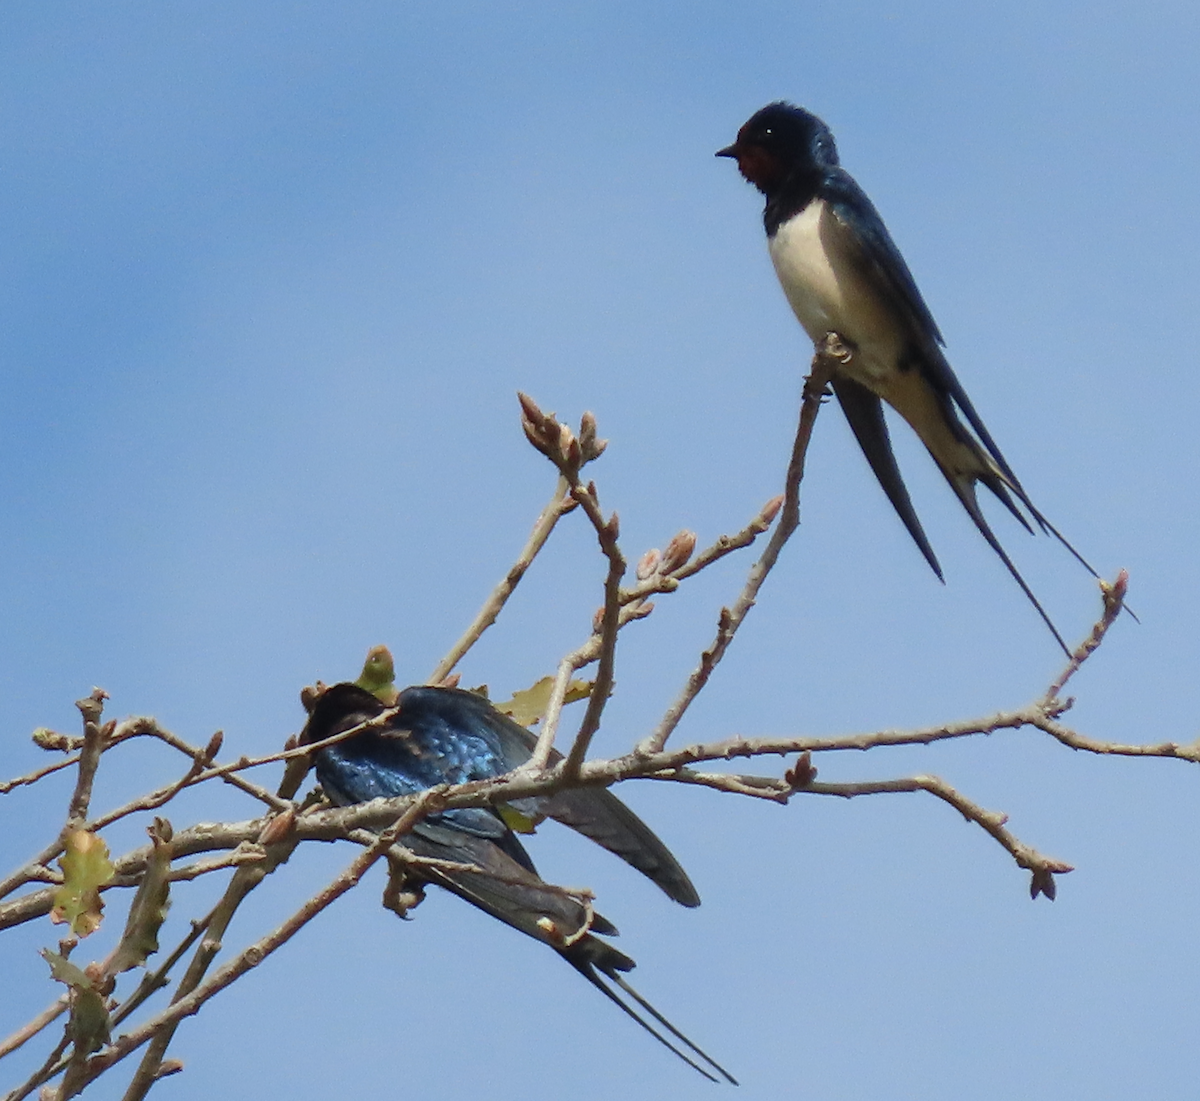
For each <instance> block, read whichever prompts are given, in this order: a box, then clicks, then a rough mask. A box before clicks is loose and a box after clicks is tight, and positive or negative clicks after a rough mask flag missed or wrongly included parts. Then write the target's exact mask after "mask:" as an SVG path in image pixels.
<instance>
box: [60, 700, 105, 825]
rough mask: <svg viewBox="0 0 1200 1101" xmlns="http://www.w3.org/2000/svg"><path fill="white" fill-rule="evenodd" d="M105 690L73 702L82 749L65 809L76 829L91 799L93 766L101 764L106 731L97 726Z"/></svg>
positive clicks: (94, 770) (94, 772) (94, 773)
mask: <svg viewBox="0 0 1200 1101" xmlns="http://www.w3.org/2000/svg"><path fill="white" fill-rule="evenodd" d="M106 699H108V693H107V692H105V691H104V689H103V688H93V689H92V692H91V695H89V696H85V697H84V698H83V699H81V700H76V701H75V706H76V707H78V708H79V713H80V714H81V715H82V716H83V750H82V751H81V752H80V754H79V775H78V776H77V777H76V780H75V791H74V792H73V793H72V794H71V805H70V808H69V809H68V811H67V827H68V828H76V827H77V826H78V824H79V823H81V822H82V821H83V820H84V819H85V818H86V817H87V813H88V804H89V803H90V802H91V799H92V783H93V781H94V780H95V778H96V769H97V768H98V767H99V766H100V754H101V753H102V752H103V751H104V739H105V735H106V734H107V731H105V730H104V729H103V728H102V727H101V726H100V716H101V715H102V714H103V713H104V701H105V700H106Z"/></svg>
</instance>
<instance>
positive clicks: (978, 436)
mask: <svg viewBox="0 0 1200 1101" xmlns="http://www.w3.org/2000/svg"><path fill="white" fill-rule="evenodd" d="M717 156H718V157H732V158H734V159H735V160H736V161H737V165H738V170H739V171H740V172H741V174H742V175H743V176H744V177H745V178H746V179H747V180H748V181H749V182H750V183H752V184H754V186H755V187H757V188H758V190H759V191H761V192H762V193H763V195H764V196H765V197H766V209H765V210H764V212H763V222H764V225H765V226H766V230H767V247H768V249H769V251H770V254H771V260H772V262H773V263H774V265H775V272H776V274H777V275H778V276H779V282H780V283H781V284H782V285H783V291H784V294H785V295H786V296H787V300H788V302H789V303H790V304H791V307H792V310H793V311H794V312H795V314H796V317H797V318H798V319H799V321H800V324H801V325H802V326H803V327H804V330H805V332H807V333H808V335H809V337H810V338H811V339H812V341H813V343H814V344H815V345H820V344H821V343H822V342H823V341H824V339H825V337H826V335H827V334H829V333H836V334H837V335H838V336H839V337H840V338H841V340H842V342H843V343H844V344H845V345H846V347H847V348H848V349H849V351H850V357H849V359H848V361H847V362H846V363H845V364H844V365H843V366H842V367H840V368H839V369H838V373H837V374H836V375H835V377H834V379H833V391H834V393H835V394H836V395H837V399H838V403H839V404H840V405H841V407H842V411H843V412H844V413H845V414H846V419H847V420H848V421H849V422H850V428H851V429H852V430H853V432H854V435H855V438H856V439H857V440H858V444H859V446H860V447H861V448H862V451H863V454H864V455H865V456H866V458H867V462H868V463H869V464H870V466H871V469H872V470H873V471H874V473H875V477H876V478H877V479H878V480H879V484H880V485H881V486H882V487H883V491H884V493H886V494H887V497H888V500H889V501H891V503H892V506H893V507H894V508H895V510H896V512H897V513H898V514H899V515H900V519H901V520H902V521H903V522H904V526H905V527H906V528H907V529H908V533H909V535H911V536H912V538H913V540H914V542H915V543H916V544H917V546H918V547H919V548H920V550H921V553H922V554H923V555H924V556H925V560H926V561H927V562H928V563H929V565H930V566H931V567H932V568H933V572H934V573H935V574H937V576H938V579H939V580H943V577H942V568H941V565H940V564H939V563H938V560H937V556H936V555H935V554H934V553H933V548H932V547H931V546H930V545H929V540H928V539H927V538H926V536H925V531H924V529H923V528H922V527H921V521H920V520H919V519H918V518H917V514H916V511H915V510H914V509H913V505H912V501H911V500H910V498H909V496H908V490H907V488H906V487H905V485H904V481H903V479H902V478H901V476H900V468H899V467H898V466H897V465H896V458H895V456H894V454H893V453H892V444H891V439H890V437H889V436H888V428H887V422H886V421H885V420H884V416H883V406H882V404H881V403H882V402H887V403H888V405H890V406H891V407H892V408H893V409H895V410H896V412H897V413H899V414H900V416H902V417H903V418H904V419H905V420H906V421H907V422H908V423H909V425H910V426H911V427H912V429H913V430H914V431H915V432H916V433H917V435H918V436H919V437H920V439H921V442H922V443H923V444H924V445H925V447H926V448H927V449H928V451H929V453H930V455H932V456H933V460H934V462H935V463H937V465H938V469H939V470H941V472H942V474H943V475H945V478H946V480H947V481H948V482H949V483H950V487H951V488H952V489H953V490H954V492H955V494H956V495H957V496H958V499H959V501H960V502H962V506H963V508H965V509H966V510H967V514H968V515H969V516H970V517H971V519H972V520H973V521H974V523H975V526H976V527H977V528H978V529H979V532H980V534H981V535H982V536H983V537H984V539H986V540H987V542H988V545H989V546H990V547H991V548H992V549H993V550H994V551H995V552H996V553H997V554H998V555H999V556H1000V560H1001V561H1002V562H1003V563H1004V565H1005V566H1006V567H1007V568H1008V571H1009V573H1011V574H1012V576H1013V577H1014V578H1015V579H1016V582H1017V584H1018V585H1020V586H1021V589H1022V591H1023V592H1024V593H1025V595H1026V596H1027V597H1028V598H1029V600H1030V602H1031V603H1032V604H1033V606H1034V608H1036V609H1037V611H1038V614H1039V615H1040V616H1041V617H1042V619H1043V620H1044V621H1045V623H1046V626H1047V627H1049V628H1050V630H1051V632H1052V633H1053V635H1054V637H1055V639H1057V641H1058V644H1059V645H1060V646H1061V647H1062V648H1063V650H1064V651H1065V652H1066V653H1067V654H1068V656H1069V655H1070V650H1069V649H1068V647H1067V644H1066V643H1065V642H1064V641H1063V638H1062V635H1061V634H1059V632H1058V629H1057V628H1056V627H1055V626H1054V624H1053V623H1052V622H1051V620H1050V617H1049V616H1048V615H1047V614H1046V611H1045V609H1044V608H1043V607H1042V605H1041V604H1040V603H1039V602H1038V599H1037V597H1035V596H1034V595H1033V591H1032V590H1031V589H1030V588H1029V586H1028V585H1027V584H1026V583H1025V579H1024V578H1023V577H1022V576H1021V574H1020V573H1019V572H1018V570H1017V568H1016V566H1015V565H1014V564H1013V561H1012V559H1011V558H1009V556H1008V555H1007V554H1006V553H1005V551H1004V548H1003V547H1001V546H1000V543H999V541H998V540H997V539H996V536H995V535H994V534H993V532H992V529H991V528H990V527H989V526H988V523H987V521H986V520H985V519H984V516H983V513H982V512H981V511H980V509H979V501H978V498H977V496H976V484H977V483H980V482H982V483H983V485H985V486H987V488H988V489H989V490H991V491H992V493H993V494H995V496H996V497H998V498H999V499H1000V501H1001V502H1002V503H1003V504H1004V506H1005V507H1006V508H1007V509H1008V510H1009V511H1010V512H1011V513H1012V514H1013V515H1014V516H1015V517H1016V518H1017V519H1018V520H1019V521H1020V523H1021V524H1022V525H1023V526H1024V527H1025V528H1026V530H1028V531H1030V532H1032V531H1033V528H1032V527H1031V525H1030V522H1029V520H1027V519H1026V517H1025V515H1024V514H1023V513H1022V512H1021V510H1020V508H1018V506H1017V503H1016V502H1017V501H1019V502H1020V504H1021V505H1022V506H1024V508H1025V510H1026V512H1028V514H1029V516H1030V517H1031V518H1032V520H1033V521H1034V523H1036V524H1037V525H1038V527H1039V528H1041V530H1042V531H1044V532H1047V533H1049V534H1052V535H1054V536H1055V537H1056V538H1057V539H1058V540H1059V542H1061V543H1062V544H1063V546H1064V547H1066V548H1067V550H1068V551H1070V552H1071V554H1072V555H1074V556H1075V558H1076V559H1078V560H1079V561H1080V562H1081V563H1082V564H1083V565H1084V566H1085V567H1086V568H1087V569H1088V570H1089V571H1090V572H1091V574H1092V576H1093V577H1097V576H1098V575H1097V573H1096V571H1095V570H1094V569H1092V567H1091V565H1090V564H1089V563H1088V562H1087V561H1086V560H1085V559H1084V558H1083V557H1082V556H1081V555H1080V553H1079V552H1078V551H1077V550H1076V549H1075V548H1074V547H1073V546H1071V544H1070V543H1068V542H1067V540H1066V539H1065V538H1063V536H1062V535H1061V534H1060V533H1059V532H1058V531H1057V530H1056V529H1055V528H1054V527H1053V525H1051V524H1050V523H1049V522H1048V521H1047V520H1046V518H1045V517H1044V516H1043V515H1042V514H1041V513H1040V512H1039V511H1038V510H1037V509H1036V508H1035V507H1034V505H1033V502H1032V501H1030V499H1029V495H1028V494H1027V493H1026V492H1025V490H1024V488H1023V487H1022V486H1021V483H1020V482H1019V481H1018V480H1017V476H1016V475H1015V474H1014V473H1013V471H1012V468H1011V467H1010V466H1009V465H1008V463H1007V461H1006V460H1005V458H1004V456H1003V455H1002V454H1001V452H1000V449H999V447H997V446H996V442H995V440H993V439H992V436H991V433H990V432H988V430H987V428H986V427H984V424H983V421H982V419H981V418H980V416H979V414H978V413H977V412H976V411H975V406H974V405H973V404H972V403H971V399H970V398H968V397H967V394H966V391H965V390H964V389H963V387H962V384H961V383H960V382H959V381H958V378H957V376H956V375H955V374H954V371H953V370H952V369H951V367H950V364H949V362H948V361H947V359H946V356H945V354H944V353H943V351H942V347H943V346H944V344H945V341H944V340H943V339H942V334H941V333H940V332H939V331H938V327H937V324H936V323H935V322H934V320H933V315H932V314H931V313H930V312H929V307H928V306H926V305H925V300H924V299H923V298H922V297H921V292H920V291H919V290H917V285H916V282H915V281H914V280H913V277H912V273H911V272H910V271H909V270H908V265H907V264H906V263H905V262H904V257H902V256H901V255H900V251H899V249H897V248H896V245H895V243H894V242H893V241H892V238H891V235H890V234H889V233H888V231H887V227H886V226H885V225H884V224H883V219H882V218H880V216H879V213H878V211H876V209H875V207H874V206H873V205H872V203H871V200H870V199H869V198H867V195H866V193H865V192H864V191H863V190H862V188H861V187H859V186H858V184H857V183H856V182H855V180H854V178H853V177H852V176H851V175H850V174H849V173H848V172H847V171H846V170H845V169H844V168H842V167H841V164H840V163H839V161H838V153H837V146H836V145H835V144H834V140H833V134H832V132H831V131H830V129H829V127H828V126H826V125H825V123H824V122H822V121H821V120H820V119H819V118H817V116H816V115H814V114H812V113H810V112H809V111H806V110H804V109H803V108H801V107H796V106H793V105H792V104H790V103H772V104H769V105H768V106H766V107H764V108H763V109H762V110H761V111H758V112H757V113H756V114H754V115H753V116H751V118H750V119H749V120H748V121H747V122H746V124H745V125H744V126H743V127H742V128H741V129H740V130H739V131H738V135H737V140H736V141H735V142H734V143H733V144H732V145H730V146H728V147H727V148H725V149H722V150H720V151H718V153H717ZM960 413H961V414H962V416H963V417H965V418H966V420H967V424H964V423H963V421H962V420H961V419H960V417H959V414H960ZM968 425H969V426H970V427H968ZM1014 498H1015V499H1016V500H1014Z"/></svg>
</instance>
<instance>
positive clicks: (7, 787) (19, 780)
mask: <svg viewBox="0 0 1200 1101" xmlns="http://www.w3.org/2000/svg"><path fill="white" fill-rule="evenodd" d="M78 760H79V754H75V755H74V756H73V757H67V758H66V759H65V760H62V761H56V762H55V763H54V764H52V765H46V766H45V768H39V769H35V770H34V771H33V772H27V773H26V774H25V775H24V776H17V777H15V778H14V779H12V780H0V795H7V794H8V793H9V792H10V791H12V790H13V788H19V787H21V786H23V785H25V784H36V783H37V782H38V781H39V780H41V779H42V778H43V777H45V776H49V775H51V773H55V772H61V771H62V770H63V769H64V768H70V767H71V766H72V765H73V764H75V763H77V762H78Z"/></svg>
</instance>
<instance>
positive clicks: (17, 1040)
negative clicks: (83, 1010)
mask: <svg viewBox="0 0 1200 1101" xmlns="http://www.w3.org/2000/svg"><path fill="white" fill-rule="evenodd" d="M69 1002H70V996H69V995H67V994H64V995H62V997H60V998H59V999H58V1000H57V1001H54V1002H51V1003H50V1004H49V1005H48V1006H47V1007H46V1008H45V1009H43V1010H42V1012H41V1013H39V1014H38V1015H37V1016H36V1017H34V1018H33V1019H32V1020H30V1021H28V1022H27V1023H26V1024H24V1025H22V1026H21V1027H20V1028H18V1029H17V1031H16V1032H14V1033H13V1034H12V1035H11V1036H9V1037H8V1038H7V1039H6V1040H3V1041H0V1059H3V1058H4V1056H6V1055H10V1054H12V1052H14V1051H16V1050H17V1048H19V1047H20V1046H21V1045H22V1044H23V1043H25V1042H26V1041H27V1040H32V1039H33V1037H34V1036H36V1035H37V1034H38V1033H39V1032H41V1031H42V1029H43V1028H45V1027H46V1026H47V1025H48V1024H50V1023H52V1022H53V1021H56V1020H57V1019H58V1018H59V1017H61V1016H62V1015H63V1014H64V1013H65V1012H66V1011H67V1006H68V1004H69Z"/></svg>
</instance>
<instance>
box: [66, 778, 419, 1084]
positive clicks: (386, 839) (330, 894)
mask: <svg viewBox="0 0 1200 1101" xmlns="http://www.w3.org/2000/svg"><path fill="white" fill-rule="evenodd" d="M441 794H442V792H441V789H439V788H431V789H430V790H428V791H425V792H422V793H421V794H420V795H419V796H417V797H416V799H415V800H414V802H413V803H412V805H411V806H410V807H409V808H408V809H407V810H406V811H405V812H404V814H402V815H401V816H400V818H399V819H397V820H396V821H395V823H394V824H393V825H392V826H390V827H389V828H388V829H386V830H384V831H383V833H381V834H380V835H379V837H378V838H377V839H376V841H375V844H374V845H372V846H371V847H370V848H369V849H367V850H366V851H365V852H363V853H361V854H360V855H359V856H358V857H356V858H355V860H354V861H352V862H351V864H350V865H349V866H348V867H347V868H346V869H345V871H343V872H342V873H341V874H340V875H339V876H337V878H336V879H334V880H333V881H332V882H331V883H330V884H328V885H327V886H326V887H325V888H323V889H322V890H321V891H319V892H318V893H317V894H316V895H314V896H313V897H312V898H310V899H309V900H308V901H307V902H305V903H304V905H303V906H301V907H300V908H299V909H298V910H297V911H296V912H295V913H293V914H292V915H291V917H289V918H288V919H287V920H286V921H284V922H283V923H282V924H281V925H280V926H278V927H277V928H276V929H275V930H273V931H272V932H271V933H269V934H267V936H265V937H262V938H261V939H260V940H258V941H256V942H255V943H254V944H252V945H250V946H249V947H247V948H245V949H244V950H243V951H242V952H240V953H239V954H238V955H237V956H236V957H235V958H234V959H232V960H231V961H230V962H229V963H227V964H225V966H224V967H221V968H219V969H218V970H217V971H216V972H214V973H213V975H212V976H211V977H210V978H209V979H208V980H207V982H204V983H202V984H201V985H199V986H197V987H196V988H195V989H194V990H192V991H191V992H190V993H188V994H185V995H184V996H182V997H180V998H179V999H178V1000H176V1001H174V1002H172V1004H171V1005H170V1006H169V1007H168V1008H167V1009H165V1010H163V1011H162V1012H161V1013H159V1014H157V1015H156V1016H154V1017H152V1018H151V1019H150V1020H148V1021H146V1022H145V1023H144V1024H142V1025H141V1026H139V1027H138V1028H136V1029H134V1030H133V1031H132V1032H129V1033H127V1034H125V1035H123V1036H120V1037H118V1038H117V1040H116V1041H114V1042H113V1044H112V1045H110V1047H109V1048H108V1049H106V1050H105V1051H102V1052H101V1053H99V1054H98V1055H96V1056H94V1057H93V1058H92V1060H91V1062H90V1064H89V1066H88V1079H87V1080H88V1081H90V1080H92V1079H94V1078H95V1077H97V1076H98V1075H99V1074H102V1073H103V1072H104V1071H106V1070H107V1069H108V1068H109V1067H111V1066H113V1065H114V1064H116V1063H117V1062H119V1061H120V1060H122V1059H124V1058H125V1057H126V1056H127V1055H129V1054H130V1053H131V1052H133V1051H136V1050H137V1049H138V1048H139V1047H141V1046H142V1045H143V1044H145V1043H146V1042H147V1041H149V1040H151V1039H152V1038H156V1037H158V1036H160V1035H163V1034H165V1033H167V1032H171V1033H173V1032H174V1029H175V1028H176V1027H177V1026H178V1024H179V1023H180V1022H181V1021H182V1020H183V1018H184V1017H188V1016H191V1015H193V1014H194V1013H196V1012H197V1011H198V1010H199V1009H200V1007H201V1006H202V1005H203V1004H204V1003H205V1002H207V1001H208V1000H209V999H210V998H212V997H213V996H214V995H215V994H218V993H220V991H222V990H224V989H225V988H226V987H227V986H229V985H230V984H231V983H232V982H234V981H235V980H236V979H238V978H240V977H241V976H242V975H244V974H245V973H246V972H247V971H249V970H250V969H251V968H253V967H257V966H258V964H260V963H261V962H262V961H263V960H264V959H266V957H267V956H269V955H270V954H271V953H272V952H274V951H275V950H276V949H277V948H279V947H280V946H281V945H283V944H285V943H286V942H287V941H288V940H290V939H291V937H293V936H294V935H295V934H296V933H297V932H298V931H299V930H300V929H301V928H303V927H304V926H305V925H306V924H307V923H308V922H310V921H311V920H312V919H313V918H314V917H316V916H317V914H319V913H320V912H321V911H322V910H324V909H326V908H327V907H328V906H329V905H330V904H331V903H332V902H334V901H335V900H336V899H337V898H339V897H340V896H341V895H343V894H345V893H346V892H347V891H348V890H350V889H351V888H352V887H353V886H354V885H355V884H356V883H358V881H359V880H360V879H361V878H362V876H363V875H364V874H365V873H366V871H367V870H368V869H369V868H370V867H371V865H373V864H374V863H375V862H376V861H378V860H379V859H380V858H381V857H382V856H383V855H384V854H385V853H386V852H387V851H388V849H389V848H391V846H392V845H393V844H394V843H395V841H396V840H397V839H398V838H400V837H401V836H403V835H404V834H405V833H407V832H408V831H409V830H410V829H411V828H412V827H413V826H414V825H415V824H416V823H417V822H418V821H419V820H420V819H421V818H423V817H424V816H425V815H426V814H428V813H430V812H432V811H435V810H437V809H440V798H441ZM135 1081H136V1078H135ZM150 1082H151V1083H152V1082H153V1077H151V1078H150ZM132 1088H133V1086H132V1084H131V1086H130V1089H131V1090H132ZM147 1088H148V1087H147ZM138 1096H139V1095H138V1094H134V1093H130V1092H129V1091H127V1092H126V1098H127V1099H128V1101H134V1099H135V1098H137V1097H138ZM141 1096H144V1093H143V1094H141Z"/></svg>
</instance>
